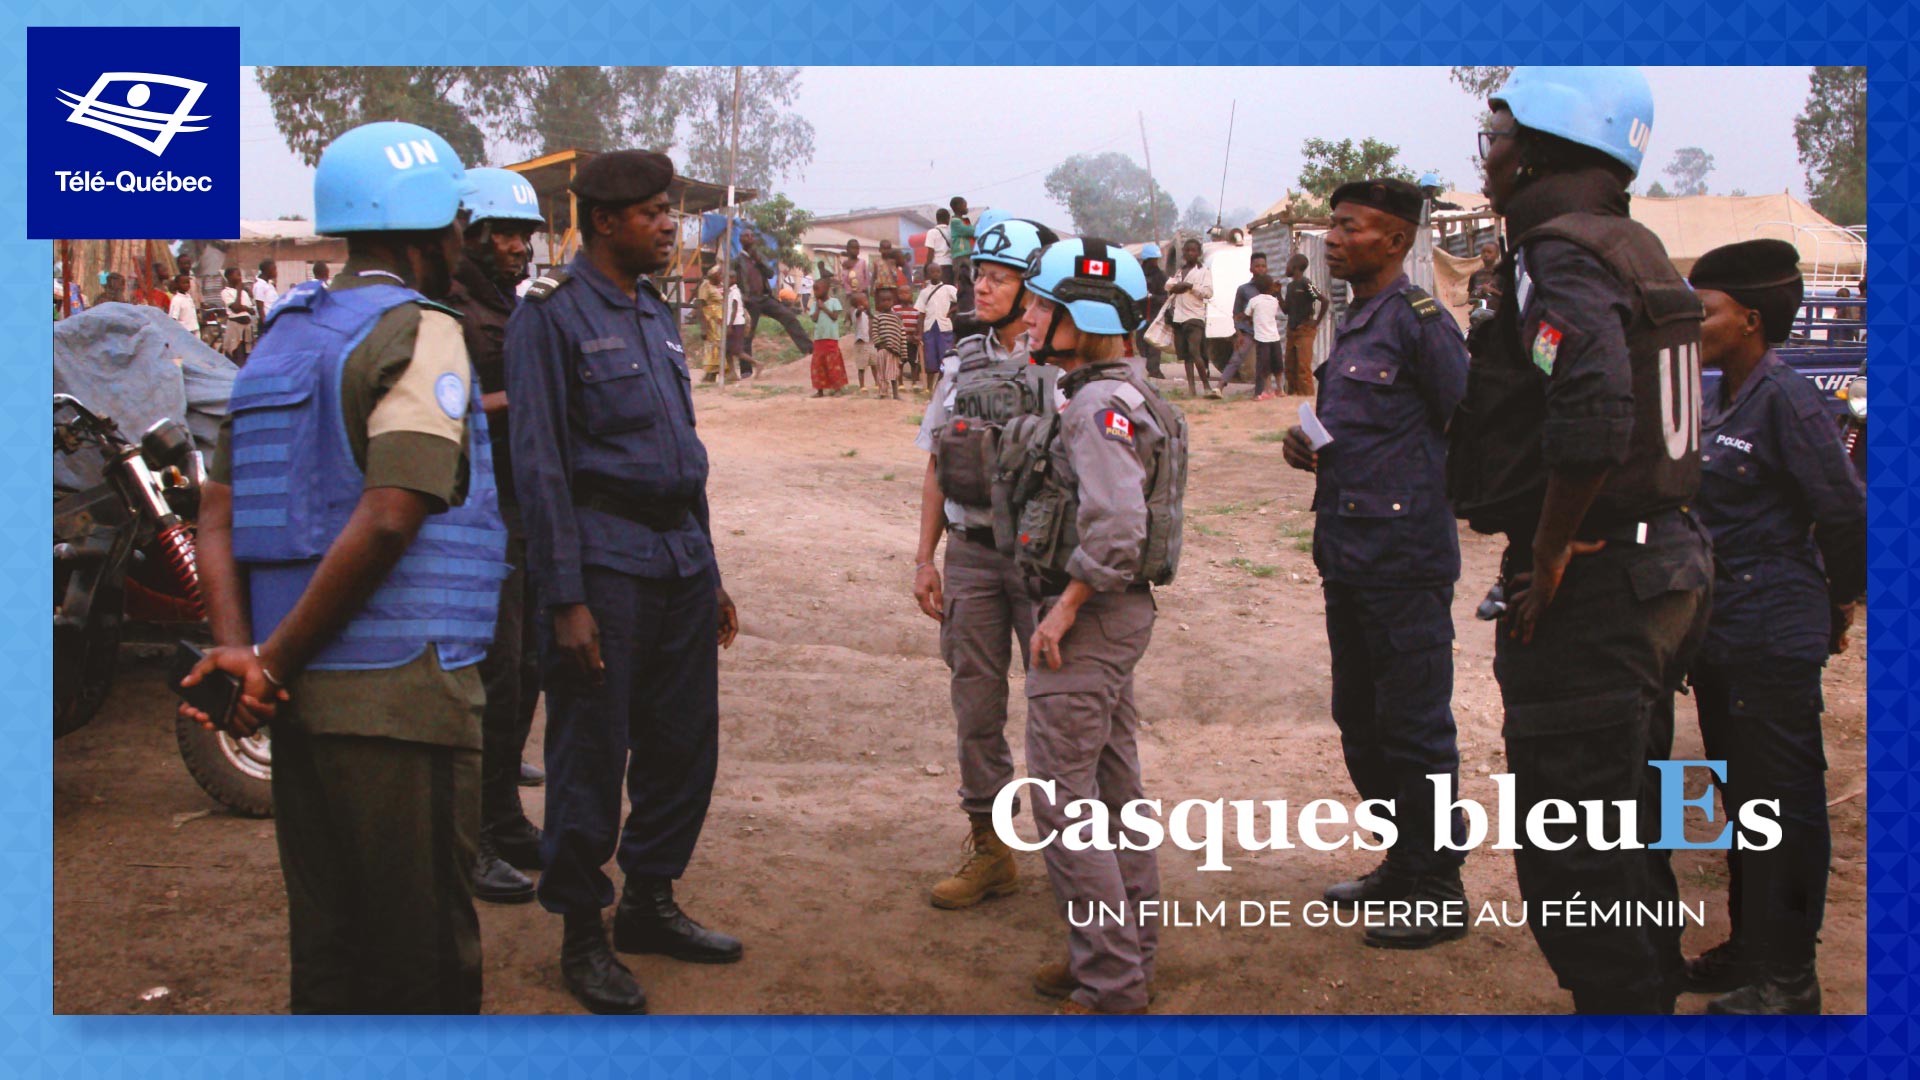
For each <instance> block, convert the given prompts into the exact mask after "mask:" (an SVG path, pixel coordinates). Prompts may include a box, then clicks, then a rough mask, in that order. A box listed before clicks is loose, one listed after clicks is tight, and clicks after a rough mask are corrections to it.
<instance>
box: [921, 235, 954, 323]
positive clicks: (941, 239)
mask: <svg viewBox="0 0 1920 1080" xmlns="http://www.w3.org/2000/svg"><path fill="white" fill-rule="evenodd" d="M927 251H928V252H930V253H931V254H932V255H933V265H935V266H952V265H953V238H952V237H951V236H949V235H947V226H945V225H935V226H934V227H933V228H931V229H928V230H927ZM947 329H948V330H951V329H953V327H951V326H949V327H947Z"/></svg>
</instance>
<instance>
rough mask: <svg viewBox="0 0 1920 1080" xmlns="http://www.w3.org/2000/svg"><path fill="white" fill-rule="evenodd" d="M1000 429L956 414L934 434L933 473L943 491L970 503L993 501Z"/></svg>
mask: <svg viewBox="0 0 1920 1080" xmlns="http://www.w3.org/2000/svg"><path fill="white" fill-rule="evenodd" d="M998 434H999V433H998V431H997V430H996V429H995V428H994V427H993V426H992V425H990V424H984V423H981V422H980V421H978V420H974V419H971V418H968V417H964V416H962V417H955V418H954V419H952V420H950V421H948V422H947V425H946V426H945V427H943V428H941V429H940V430H939V431H938V432H936V433H935V434H934V437H933V460H934V465H933V475H934V479H936V480H938V481H939V482H940V493H941V494H942V495H945V496H946V497H947V498H949V499H952V500H953V501H954V502H957V503H962V504H964V505H967V506H988V505H991V504H992V502H993V478H994V474H995V473H996V472H998V471H999V464H998V462H999V456H1000V445H999V439H998V437H997V436H998Z"/></svg>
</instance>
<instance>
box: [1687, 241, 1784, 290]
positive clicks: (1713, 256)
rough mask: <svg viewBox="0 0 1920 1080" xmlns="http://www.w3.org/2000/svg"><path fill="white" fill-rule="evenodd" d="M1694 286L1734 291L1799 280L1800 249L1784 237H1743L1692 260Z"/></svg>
mask: <svg viewBox="0 0 1920 1080" xmlns="http://www.w3.org/2000/svg"><path fill="white" fill-rule="evenodd" d="M1687 281H1688V282H1689V283H1690V284H1692V285H1693V287H1694V288H1696V289H1713V290H1714V291H1716V292H1724V293H1734V292H1739V291H1741V290H1743V289H1769V288H1772V287H1774V286H1776V285H1792V284H1795V283H1797V282H1799V281H1800V249H1799V248H1797V247H1794V246H1793V245H1792V244H1789V243H1787V242H1786V241H1785V240H1743V241H1741V242H1740V243H1738V244H1724V245H1722V246H1720V247H1717V248H1714V249H1713V250H1712V251H1709V252H1707V253H1706V254H1705V255H1702V256H1700V258H1699V261H1697V262H1695V263H1694V264H1693V273H1691V274H1688V275H1687Z"/></svg>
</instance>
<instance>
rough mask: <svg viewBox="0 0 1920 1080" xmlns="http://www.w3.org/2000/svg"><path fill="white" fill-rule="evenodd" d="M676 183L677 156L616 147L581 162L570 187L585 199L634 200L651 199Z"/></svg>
mask: <svg viewBox="0 0 1920 1080" xmlns="http://www.w3.org/2000/svg"><path fill="white" fill-rule="evenodd" d="M672 183H673V159H671V158H669V157H667V155H665V154H659V153H655V152H654V151H652V150H615V151H612V152H611V153H606V154H598V155H595V156H594V157H592V158H589V159H588V160H587V163H586V164H584V165H582V166H580V171H579V172H577V173H575V174H574V177H573V182H572V183H571V184H568V185H567V187H568V189H569V190H571V191H572V192H573V193H574V194H575V195H578V196H580V197H581V198H583V199H591V200H593V201H594V202H601V203H634V202H640V201H641V200H643V199H651V198H653V197H654V196H655V195H658V194H660V193H661V192H663V191H665V190H667V186H668V185H669V184H672Z"/></svg>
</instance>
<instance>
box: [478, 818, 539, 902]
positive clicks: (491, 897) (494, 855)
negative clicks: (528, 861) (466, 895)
mask: <svg viewBox="0 0 1920 1080" xmlns="http://www.w3.org/2000/svg"><path fill="white" fill-rule="evenodd" d="M533 892H534V888H533V880H532V879H531V878H529V877H527V875H525V874H523V873H521V872H520V871H518V870H515V869H514V868H513V867H512V866H509V865H508V864H507V862H506V860H504V859H502V858H501V857H500V853H499V852H497V851H495V850H494V848H493V844H492V843H490V842H489V841H488V840H487V833H486V830H485V829H482V830H481V831H480V855H479V857H478V858H476V859H475V860H474V861H473V898H474V899H475V900H481V901H485V902H486V903H489V904H524V903H527V902H528V901H530V900H532V899H533Z"/></svg>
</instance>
